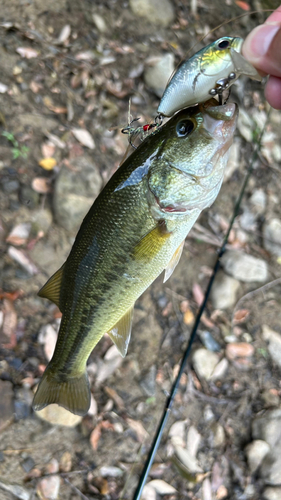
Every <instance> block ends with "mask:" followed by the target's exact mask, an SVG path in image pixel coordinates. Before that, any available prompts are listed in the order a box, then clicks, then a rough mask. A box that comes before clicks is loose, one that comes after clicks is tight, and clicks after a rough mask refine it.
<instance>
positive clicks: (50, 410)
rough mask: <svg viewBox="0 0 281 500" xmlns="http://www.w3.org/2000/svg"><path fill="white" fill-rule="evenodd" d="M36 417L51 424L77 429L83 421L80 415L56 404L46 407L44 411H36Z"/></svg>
mask: <svg viewBox="0 0 281 500" xmlns="http://www.w3.org/2000/svg"><path fill="white" fill-rule="evenodd" d="M35 415H36V416H37V417H39V418H41V419H42V420H45V421H46V422H49V423H50V424H53V425H64V426H65V427H75V426H76V425H78V424H79V423H80V422H81V420H82V417H81V416H80V415H74V414H73V413H70V411H67V410H66V409H65V408H63V407H62V406H58V405H56V404H52V405H49V406H46V408H43V410H40V411H36V412H35Z"/></svg>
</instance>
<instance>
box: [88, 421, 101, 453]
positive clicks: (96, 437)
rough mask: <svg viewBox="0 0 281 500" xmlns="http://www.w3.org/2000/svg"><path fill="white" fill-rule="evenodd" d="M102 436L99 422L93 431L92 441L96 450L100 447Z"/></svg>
mask: <svg viewBox="0 0 281 500" xmlns="http://www.w3.org/2000/svg"><path fill="white" fill-rule="evenodd" d="M100 437H101V423H99V424H97V426H96V427H95V428H94V430H93V431H92V432H91V436H90V443H91V446H92V448H93V450H94V451H96V450H97V449H98V444H99V439H100Z"/></svg>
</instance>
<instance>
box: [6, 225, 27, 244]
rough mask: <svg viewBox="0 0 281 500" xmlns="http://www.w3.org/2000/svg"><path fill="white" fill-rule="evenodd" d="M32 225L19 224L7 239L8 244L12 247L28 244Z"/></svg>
mask: <svg viewBox="0 0 281 500" xmlns="http://www.w3.org/2000/svg"><path fill="white" fill-rule="evenodd" d="M30 228H31V224H30V222H25V223H23V224H18V226H15V227H14V228H13V229H12V231H11V232H10V234H9V236H8V237H7V238H6V241H7V243H11V244H12V245H16V246H19V245H24V244H25V243H26V242H27V239H28V236H29V233H30Z"/></svg>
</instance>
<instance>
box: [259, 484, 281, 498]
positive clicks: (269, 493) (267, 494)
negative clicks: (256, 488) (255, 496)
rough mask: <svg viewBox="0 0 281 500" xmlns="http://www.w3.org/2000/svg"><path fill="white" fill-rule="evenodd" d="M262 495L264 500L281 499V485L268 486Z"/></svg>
mask: <svg viewBox="0 0 281 500" xmlns="http://www.w3.org/2000/svg"><path fill="white" fill-rule="evenodd" d="M262 497H263V498H264V500H281V486H276V487H275V488H273V487H272V486H268V487H267V488H265V490H264V491H263V494H262Z"/></svg>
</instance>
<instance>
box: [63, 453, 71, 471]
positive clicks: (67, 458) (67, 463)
mask: <svg viewBox="0 0 281 500" xmlns="http://www.w3.org/2000/svg"><path fill="white" fill-rule="evenodd" d="M71 468H72V456H71V453H70V452H69V451H65V452H64V454H63V455H62V457H61V459H60V470H61V471H62V472H69V471H71Z"/></svg>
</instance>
